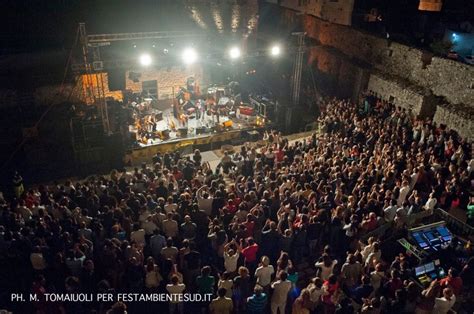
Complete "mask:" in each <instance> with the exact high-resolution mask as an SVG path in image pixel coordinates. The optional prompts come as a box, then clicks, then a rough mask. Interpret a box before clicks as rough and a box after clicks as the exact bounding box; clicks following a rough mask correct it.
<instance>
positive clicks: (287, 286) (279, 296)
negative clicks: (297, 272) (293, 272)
mask: <svg viewBox="0 0 474 314" xmlns="http://www.w3.org/2000/svg"><path fill="white" fill-rule="evenodd" d="M279 278H280V279H278V280H277V281H275V282H273V283H272V284H271V287H272V289H273V294H272V299H271V305H270V308H271V311H272V314H278V311H279V313H280V314H285V308H286V301H287V299H288V293H289V292H290V290H291V282H290V281H289V280H288V279H287V278H288V274H287V273H286V272H285V271H281V272H280V274H279Z"/></svg>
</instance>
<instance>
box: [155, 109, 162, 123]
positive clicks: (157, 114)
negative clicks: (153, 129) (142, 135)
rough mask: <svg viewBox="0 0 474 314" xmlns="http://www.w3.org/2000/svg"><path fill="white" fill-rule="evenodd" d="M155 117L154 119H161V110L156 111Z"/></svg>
mask: <svg viewBox="0 0 474 314" xmlns="http://www.w3.org/2000/svg"><path fill="white" fill-rule="evenodd" d="M155 119H156V121H161V120H163V111H158V112H157V113H156V114H155Z"/></svg>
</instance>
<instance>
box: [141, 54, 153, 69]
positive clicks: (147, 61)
mask: <svg viewBox="0 0 474 314" xmlns="http://www.w3.org/2000/svg"><path fill="white" fill-rule="evenodd" d="M151 62H152V59H151V56H150V55H149V54H147V53H144V54H142V55H141V56H140V64H141V65H143V66H149V65H150V64H151Z"/></svg>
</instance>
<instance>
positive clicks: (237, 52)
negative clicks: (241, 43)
mask: <svg viewBox="0 0 474 314" xmlns="http://www.w3.org/2000/svg"><path fill="white" fill-rule="evenodd" d="M229 56H230V58H231V59H237V58H239V57H240V49H239V48H238V47H233V48H231V49H230V50H229Z"/></svg>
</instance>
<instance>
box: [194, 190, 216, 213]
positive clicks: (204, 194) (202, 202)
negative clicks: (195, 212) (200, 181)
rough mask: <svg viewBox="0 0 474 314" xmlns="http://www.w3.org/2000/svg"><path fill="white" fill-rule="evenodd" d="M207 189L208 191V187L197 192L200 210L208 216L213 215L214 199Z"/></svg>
mask: <svg viewBox="0 0 474 314" xmlns="http://www.w3.org/2000/svg"><path fill="white" fill-rule="evenodd" d="M205 189H208V187H207V186H203V187H201V188H200V189H199V190H198V191H197V192H196V197H197V201H198V207H199V209H200V210H203V211H204V212H205V213H206V214H207V215H208V216H209V215H210V214H211V210H212V202H213V201H214V198H213V197H211V196H210V195H209V192H208V191H207V190H205Z"/></svg>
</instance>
